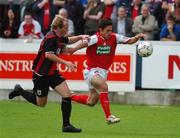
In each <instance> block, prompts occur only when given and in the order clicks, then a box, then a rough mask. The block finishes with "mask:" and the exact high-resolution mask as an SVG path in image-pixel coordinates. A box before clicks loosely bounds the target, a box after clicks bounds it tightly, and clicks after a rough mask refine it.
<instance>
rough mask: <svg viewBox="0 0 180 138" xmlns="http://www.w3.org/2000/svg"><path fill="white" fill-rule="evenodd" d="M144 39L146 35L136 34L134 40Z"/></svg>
mask: <svg viewBox="0 0 180 138" xmlns="http://www.w3.org/2000/svg"><path fill="white" fill-rule="evenodd" d="M145 37H146V35H145V34H143V33H140V34H137V35H136V36H135V38H137V39H141V38H145Z"/></svg>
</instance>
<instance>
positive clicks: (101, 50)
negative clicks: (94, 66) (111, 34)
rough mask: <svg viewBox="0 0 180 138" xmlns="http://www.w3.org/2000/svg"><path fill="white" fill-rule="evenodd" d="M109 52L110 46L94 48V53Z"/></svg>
mask: <svg viewBox="0 0 180 138" xmlns="http://www.w3.org/2000/svg"><path fill="white" fill-rule="evenodd" d="M110 52H111V46H98V47H97V50H96V54H98V55H101V54H109V53H110Z"/></svg>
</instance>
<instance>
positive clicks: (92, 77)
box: [71, 19, 144, 124]
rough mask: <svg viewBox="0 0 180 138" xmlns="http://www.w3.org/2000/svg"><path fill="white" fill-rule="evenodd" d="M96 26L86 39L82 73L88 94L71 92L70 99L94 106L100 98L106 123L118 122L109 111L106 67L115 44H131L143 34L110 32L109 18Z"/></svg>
mask: <svg viewBox="0 0 180 138" xmlns="http://www.w3.org/2000/svg"><path fill="white" fill-rule="evenodd" d="M98 28H99V31H98V32H97V33H96V34H94V35H92V36H91V37H90V39H89V40H87V45H86V46H87V49H86V56H87V68H86V69H85V70H84V71H83V74H84V79H85V80H86V81H87V83H88V85H89V91H90V92H89V94H72V96H71V99H72V100H73V101H76V102H78V103H82V104H86V105H89V106H94V105H95V104H96V103H97V102H98V100H99V99H100V104H101V106H102V108H103V111H104V113H105V117H106V122H107V124H114V123H117V122H119V121H120V118H117V117H115V116H114V115H112V114H111V112H110V104H109V99H108V85H107V82H106V79H107V74H108V69H109V67H110V66H111V64H112V62H113V58H114V55H115V50H116V46H117V44H133V43H135V42H137V41H138V40H139V39H140V38H142V37H144V34H138V35H136V36H135V37H131V38H127V37H124V36H122V35H119V34H115V33H113V32H112V21H111V20H110V19H102V20H101V21H100V22H99V27H98ZM73 52H75V51H73Z"/></svg>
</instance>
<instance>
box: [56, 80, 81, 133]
mask: <svg viewBox="0 0 180 138" xmlns="http://www.w3.org/2000/svg"><path fill="white" fill-rule="evenodd" d="M55 91H56V92H57V93H58V94H59V95H61V96H62V102H61V111H62V116H63V126H62V132H81V129H79V128H75V127H74V126H73V125H71V124H70V115H71V97H70V96H71V93H70V90H69V87H68V85H67V83H66V81H64V82H62V83H61V84H59V85H57V86H56V87H55Z"/></svg>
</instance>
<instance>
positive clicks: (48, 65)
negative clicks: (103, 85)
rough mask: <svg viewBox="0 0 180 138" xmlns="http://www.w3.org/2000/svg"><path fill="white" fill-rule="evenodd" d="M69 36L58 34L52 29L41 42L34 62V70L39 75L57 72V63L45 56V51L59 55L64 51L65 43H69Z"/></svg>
mask: <svg viewBox="0 0 180 138" xmlns="http://www.w3.org/2000/svg"><path fill="white" fill-rule="evenodd" d="M68 41H69V39H68V37H64V36H60V37H59V36H57V34H56V33H55V32H54V31H50V32H48V33H47V35H46V36H45V37H44V39H43V40H42V42H41V44H40V48H39V51H38V54H37V56H36V58H35V59H34V62H33V67H32V70H33V71H34V72H35V73H36V74H38V75H42V76H44V75H52V74H54V73H55V72H57V63H56V62H53V61H51V60H49V59H47V58H45V53H54V54H55V55H57V56H58V55H59V54H61V53H62V52H63V49H64V48H65V46H66V45H65V44H68Z"/></svg>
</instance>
